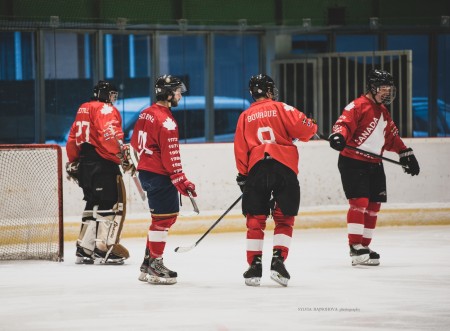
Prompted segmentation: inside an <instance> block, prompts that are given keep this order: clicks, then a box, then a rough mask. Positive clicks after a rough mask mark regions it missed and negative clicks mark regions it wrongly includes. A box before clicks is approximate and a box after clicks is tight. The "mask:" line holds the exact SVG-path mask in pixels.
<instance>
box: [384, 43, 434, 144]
mask: <svg viewBox="0 0 450 331" xmlns="http://www.w3.org/2000/svg"><path fill="white" fill-rule="evenodd" d="M387 49H388V50H404V49H411V50H412V51H413V56H412V58H413V63H412V66H413V68H412V71H413V88H412V107H413V135H414V136H415V137H418V136H428V86H429V82H428V81H429V80H428V72H429V66H428V61H429V55H428V36H426V35H389V36H387Z"/></svg>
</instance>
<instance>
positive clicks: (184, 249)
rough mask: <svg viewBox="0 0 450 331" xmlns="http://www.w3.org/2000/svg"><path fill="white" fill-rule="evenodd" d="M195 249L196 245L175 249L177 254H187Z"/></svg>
mask: <svg viewBox="0 0 450 331" xmlns="http://www.w3.org/2000/svg"><path fill="white" fill-rule="evenodd" d="M194 247H195V244H194V245H192V246H187V247H182V246H180V247H177V248H175V252H176V253H186V252H189V251H190V250H191V249H193V248H194Z"/></svg>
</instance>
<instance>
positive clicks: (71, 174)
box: [66, 161, 80, 184]
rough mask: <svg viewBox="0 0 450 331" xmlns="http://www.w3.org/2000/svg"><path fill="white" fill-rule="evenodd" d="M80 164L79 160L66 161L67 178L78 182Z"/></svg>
mask: <svg viewBox="0 0 450 331" xmlns="http://www.w3.org/2000/svg"><path fill="white" fill-rule="evenodd" d="M79 166H80V162H78V161H75V162H67V163H66V172H67V179H68V180H73V181H74V182H75V183H77V184H78V167H79Z"/></svg>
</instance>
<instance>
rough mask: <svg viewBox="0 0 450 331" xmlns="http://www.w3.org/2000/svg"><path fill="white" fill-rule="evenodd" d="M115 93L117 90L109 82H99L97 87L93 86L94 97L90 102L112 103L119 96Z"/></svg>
mask: <svg viewBox="0 0 450 331" xmlns="http://www.w3.org/2000/svg"><path fill="white" fill-rule="evenodd" d="M117 91H118V90H117V88H116V87H115V86H114V85H112V84H111V83H110V82H107V81H104V80H100V81H99V82H98V83H97V85H95V86H94V95H93V97H92V100H98V101H101V102H107V103H114V102H115V101H116V100H117V96H118V94H119V93H118V92H117Z"/></svg>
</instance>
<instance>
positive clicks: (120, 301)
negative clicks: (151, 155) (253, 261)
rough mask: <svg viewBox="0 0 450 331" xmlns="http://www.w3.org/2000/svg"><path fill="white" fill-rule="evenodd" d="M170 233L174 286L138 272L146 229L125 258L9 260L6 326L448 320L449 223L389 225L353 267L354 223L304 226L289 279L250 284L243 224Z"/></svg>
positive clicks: (408, 325)
mask: <svg viewBox="0 0 450 331" xmlns="http://www.w3.org/2000/svg"><path fill="white" fill-rule="evenodd" d="M200 236H201V235H189V236H174V235H169V239H168V244H167V246H166V254H165V256H164V261H165V264H166V265H167V266H168V267H169V268H171V269H172V270H175V271H177V272H178V283H177V284H175V285H171V286H162V285H159V286H158V285H156V286H155V285H150V284H146V283H143V282H139V281H138V280H137V277H138V275H139V267H140V264H141V261H142V257H143V254H144V248H145V246H144V245H145V239H144V238H141V239H124V240H123V241H122V244H123V245H124V246H126V247H127V248H128V249H129V250H130V253H131V257H130V259H129V260H127V261H126V264H125V265H123V266H106V265H90V266H88V265H75V264H74V261H75V256H74V252H75V250H74V243H73V242H68V243H66V244H65V261H64V262H62V263H57V262H45V261H25V262H21V261H14V262H10V261H3V262H0V330H2V331H3V330H5V331H10V330H27V331H30V330H74V331H75V330H77V331H80V330H108V331H109V330H125V331H132V330H219V331H225V330H383V331H384V330H449V329H450V263H449V261H450V226H434V227H427V226H422V227H380V228H378V229H377V230H376V232H375V238H374V241H373V245H372V246H373V247H372V248H373V249H374V250H376V251H378V252H379V253H380V254H381V265H380V266H379V267H351V263H350V257H349V256H348V248H347V245H346V240H347V239H346V230H345V228H339V229H322V230H320V229H310V230H295V231H294V238H293V241H292V244H291V252H290V255H289V258H288V260H287V261H286V266H287V269H288V271H289V272H290V274H291V280H290V282H289V286H288V287H286V288H284V287H282V286H280V285H278V284H276V283H275V282H273V281H272V280H270V278H269V261H270V257H271V244H272V233H271V231H267V232H266V241H265V248H264V253H265V255H264V256H263V273H264V274H263V278H262V280H261V286H260V287H248V286H245V285H244V279H243V277H242V273H243V272H244V271H245V270H246V269H247V263H246V260H245V233H228V234H215V233H213V232H212V233H210V234H209V235H208V236H207V237H205V239H204V240H203V241H202V242H201V243H200V244H199V245H198V246H197V247H195V248H194V249H193V250H192V251H189V252H186V253H175V252H174V248H175V247H178V246H190V245H192V244H193V243H195V241H196V240H197V239H198V238H199V237H200Z"/></svg>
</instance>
